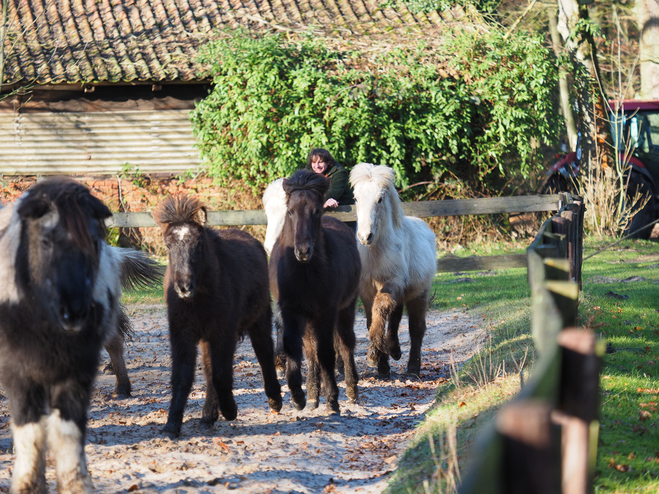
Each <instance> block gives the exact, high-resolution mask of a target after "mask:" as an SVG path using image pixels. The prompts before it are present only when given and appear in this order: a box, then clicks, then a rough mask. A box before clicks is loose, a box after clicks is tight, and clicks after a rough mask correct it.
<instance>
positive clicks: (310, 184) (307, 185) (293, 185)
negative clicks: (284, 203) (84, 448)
mask: <svg viewBox="0 0 659 494" xmlns="http://www.w3.org/2000/svg"><path fill="white" fill-rule="evenodd" d="M329 185H330V184H329V180H328V179H327V178H325V177H323V176H322V175H321V174H319V173H315V172H312V171H310V170H298V171H296V172H295V173H294V174H293V175H292V176H291V177H290V178H286V179H284V191H286V195H288V196H290V195H291V194H292V193H293V192H298V191H307V190H308V191H310V192H313V193H315V194H316V195H317V196H318V198H319V200H322V198H323V196H324V195H325V192H327V189H329Z"/></svg>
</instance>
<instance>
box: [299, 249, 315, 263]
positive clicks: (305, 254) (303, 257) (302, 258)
mask: <svg viewBox="0 0 659 494" xmlns="http://www.w3.org/2000/svg"><path fill="white" fill-rule="evenodd" d="M311 256H313V248H311V247H310V248H308V249H305V250H301V249H298V248H295V259H297V260H298V262H309V261H310V260H311Z"/></svg>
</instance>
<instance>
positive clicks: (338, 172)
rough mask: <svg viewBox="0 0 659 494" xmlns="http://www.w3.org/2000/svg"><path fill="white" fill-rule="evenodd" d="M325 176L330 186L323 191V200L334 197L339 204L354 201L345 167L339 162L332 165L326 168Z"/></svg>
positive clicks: (342, 204)
mask: <svg viewBox="0 0 659 494" xmlns="http://www.w3.org/2000/svg"><path fill="white" fill-rule="evenodd" d="M309 169H310V168H309ZM325 176H326V177H327V178H329V179H330V188H329V189H328V190H327V192H326V193H325V200H327V199H335V200H336V201H337V202H338V203H339V206H345V205H347V204H354V203H355V197H354V196H353V195H352V189H351V188H350V183H349V182H348V171H347V170H346V169H345V168H343V167H342V166H341V165H339V164H336V165H333V166H331V167H330V168H329V169H328V170H327V172H326V173H325Z"/></svg>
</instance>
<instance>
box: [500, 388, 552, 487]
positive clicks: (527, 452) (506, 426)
mask: <svg viewBox="0 0 659 494" xmlns="http://www.w3.org/2000/svg"><path fill="white" fill-rule="evenodd" d="M551 409H552V406H551V404H550V403H547V402H546V401H543V400H519V401H516V402H513V403H511V404H509V405H506V406H505V407H503V408H502V409H501V411H500V412H499V413H498V414H497V416H496V419H495V420H496V428H497V430H498V431H499V433H500V434H501V435H502V436H503V437H504V447H503V478H502V480H503V482H502V484H503V485H502V491H503V492H506V493H509V494H518V493H519V494H522V493H523V494H528V493H530V492H533V493H535V494H545V493H546V494H557V493H560V491H561V482H560V479H561V463H560V444H561V443H560V439H561V436H560V428H559V427H558V426H557V425H556V424H554V423H552V421H551Z"/></svg>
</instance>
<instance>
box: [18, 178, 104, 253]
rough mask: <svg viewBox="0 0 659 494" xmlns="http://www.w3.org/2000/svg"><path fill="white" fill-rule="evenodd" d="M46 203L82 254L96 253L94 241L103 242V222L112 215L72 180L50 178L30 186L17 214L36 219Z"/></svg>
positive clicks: (44, 211) (45, 206) (41, 213)
mask: <svg viewBox="0 0 659 494" xmlns="http://www.w3.org/2000/svg"><path fill="white" fill-rule="evenodd" d="M50 204H54V205H55V206H56V207H57V211H58V214H59V216H60V218H61V221H62V222H63V224H64V227H65V228H66V230H67V231H68V232H70V234H71V237H72V240H73V242H74V243H75V245H76V246H77V247H78V248H79V249H80V250H81V251H82V252H85V253H87V254H92V255H95V254H97V252H96V241H97V240H98V238H102V239H104V238H105V236H106V233H107V229H106V226H105V222H104V221H103V220H104V219H105V218H108V217H110V216H112V213H111V212H110V210H109V209H108V207H107V206H106V205H105V204H103V202H102V201H101V200H100V199H98V198H96V197H94V196H93V195H92V194H91V192H90V191H89V189H88V188H87V187H85V186H84V185H82V184H81V183H79V182H77V181H76V180H74V179H72V178H69V177H52V178H48V179H46V180H42V181H40V182H37V183H36V184H34V185H33V186H32V187H30V190H29V193H28V194H27V196H26V197H25V198H24V199H23V200H22V201H21V204H20V206H19V207H18V213H19V215H21V216H32V217H40V216H42V215H44V214H46V213H47V212H48V210H49V208H50V206H49V205H50ZM90 220H91V221H94V222H95V223H96V225H95V226H96V228H95V229H94V231H95V233H96V235H94V233H92V229H91V228H90V226H91V225H90Z"/></svg>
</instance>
